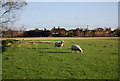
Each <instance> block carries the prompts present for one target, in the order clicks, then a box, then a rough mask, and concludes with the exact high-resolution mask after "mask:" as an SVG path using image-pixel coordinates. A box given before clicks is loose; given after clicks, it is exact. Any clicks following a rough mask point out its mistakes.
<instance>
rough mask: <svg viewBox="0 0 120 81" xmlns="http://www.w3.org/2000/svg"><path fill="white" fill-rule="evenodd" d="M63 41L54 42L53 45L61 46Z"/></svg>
mask: <svg viewBox="0 0 120 81" xmlns="http://www.w3.org/2000/svg"><path fill="white" fill-rule="evenodd" d="M63 43H64V41H61V42H55V47H62V46H63Z"/></svg>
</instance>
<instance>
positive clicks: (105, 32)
mask: <svg viewBox="0 0 120 81" xmlns="http://www.w3.org/2000/svg"><path fill="white" fill-rule="evenodd" d="M94 34H95V36H97V37H108V36H111V30H104V29H102V28H98V29H97V30H95V32H94Z"/></svg>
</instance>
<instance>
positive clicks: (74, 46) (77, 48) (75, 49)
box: [71, 44, 83, 53]
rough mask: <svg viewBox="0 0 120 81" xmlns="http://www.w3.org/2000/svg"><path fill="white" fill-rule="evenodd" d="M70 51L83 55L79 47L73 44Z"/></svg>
mask: <svg viewBox="0 0 120 81" xmlns="http://www.w3.org/2000/svg"><path fill="white" fill-rule="evenodd" d="M71 50H72V51H80V53H83V50H82V49H81V48H80V46H79V45H75V44H73V45H72V46H71Z"/></svg>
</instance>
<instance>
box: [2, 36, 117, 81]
mask: <svg viewBox="0 0 120 81" xmlns="http://www.w3.org/2000/svg"><path fill="white" fill-rule="evenodd" d="M55 41H60V40H59V39H58V40H51V39H50V40H37V41H34V42H38V43H34V44H32V43H28V42H30V41H22V43H20V44H18V43H19V42H21V41H19V42H18V43H16V44H13V45H12V46H11V47H6V48H5V51H4V52H3V54H2V62H3V67H2V71H3V76H2V78H3V79H117V78H118V39H112V38H111V39H109V40H108V39H79V40H73V39H70V40H64V41H65V44H64V46H63V47H62V48H55V47H54V42H55ZM46 42H47V43H46ZM72 44H78V45H80V46H81V48H82V49H83V50H84V52H83V53H82V54H81V53H79V52H77V53H76V52H71V50H70V47H71V45H72Z"/></svg>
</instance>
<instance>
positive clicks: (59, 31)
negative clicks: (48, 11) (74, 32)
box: [51, 27, 67, 35]
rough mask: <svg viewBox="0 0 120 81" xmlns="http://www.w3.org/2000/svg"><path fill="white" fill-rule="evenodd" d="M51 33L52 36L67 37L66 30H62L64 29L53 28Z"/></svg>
mask: <svg viewBox="0 0 120 81" xmlns="http://www.w3.org/2000/svg"><path fill="white" fill-rule="evenodd" d="M51 32H52V34H53V35H54V34H61V35H67V30H66V29H64V28H60V27H58V28H55V27H53V28H52V29H51Z"/></svg>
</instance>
